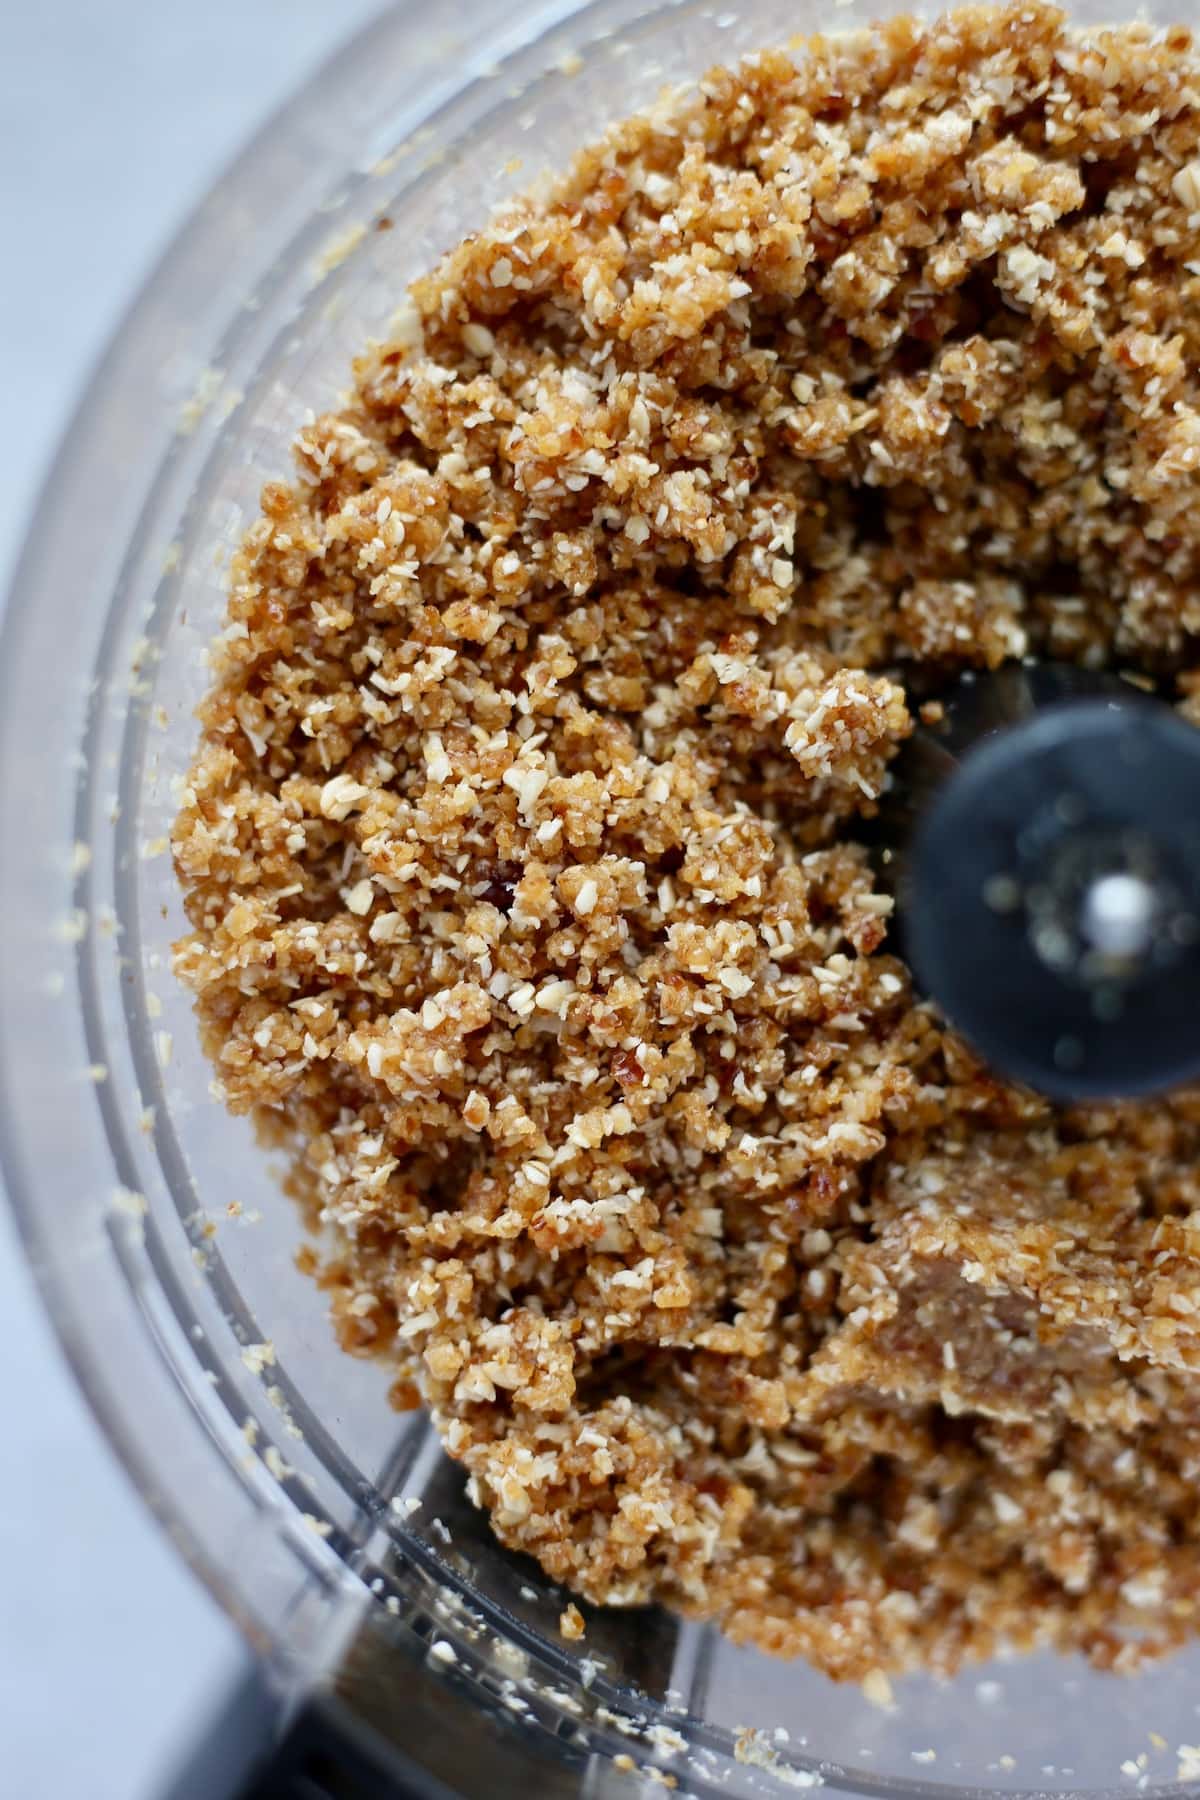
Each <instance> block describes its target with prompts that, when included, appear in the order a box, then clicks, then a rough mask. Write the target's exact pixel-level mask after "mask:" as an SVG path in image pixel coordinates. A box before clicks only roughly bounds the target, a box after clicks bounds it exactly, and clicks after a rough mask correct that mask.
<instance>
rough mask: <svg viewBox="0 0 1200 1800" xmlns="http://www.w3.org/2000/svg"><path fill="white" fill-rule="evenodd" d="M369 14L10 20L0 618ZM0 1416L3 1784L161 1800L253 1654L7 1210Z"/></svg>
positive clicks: (1, 1226) (199, 11) (290, 10)
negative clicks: (150, 1495)
mask: <svg viewBox="0 0 1200 1800" xmlns="http://www.w3.org/2000/svg"><path fill="white" fill-rule="evenodd" d="M379 9H380V0H337V3H336V4H335V5H331V4H330V3H329V0H248V3H247V0H206V4H205V5H203V6H195V5H191V4H185V3H184V0H101V3H100V4H96V3H95V0H34V3H33V4H26V5H23V6H20V7H11V8H9V9H7V11H6V15H5V23H4V49H3V56H2V58H0V219H2V220H3V221H4V230H5V241H6V248H7V251H8V254H6V256H5V259H4V277H3V280H2V281H0V391H2V392H3V395H4V416H5V425H6V429H5V431H4V433H3V435H2V436H0V604H3V595H4V592H5V590H6V588H7V584H8V579H9V575H10V572H11V567H12V563H13V560H14V559H15V556H16V553H17V550H18V548H19V545H20V541H21V533H22V527H23V521H24V519H25V517H26V514H27V513H28V511H29V509H30V507H31V505H32V502H33V499H34V495H35V493H36V490H37V487H38V484H39V482H40V480H41V477H42V475H43V473H44V471H45V468H46V465H47V463H48V460H49V458H50V455H51V453H52V451H53V448H54V445H55V442H56V440H57V438H58V436H59V434H60V433H61V431H62V430H63V428H64V426H65V424H66V421H67V417H68V415H69V412H70V409H71V407H72V405H73V403H74V401H75V399H76V397H77V395H78V393H79V390H80V388H81V386H82V384H83V382H84V380H85V378H86V376H87V373H88V371H89V369H90V367H91V365H92V364H93V362H94V361H95V359H96V358H97V356H98V355H99V353H100V351H101V349H102V347H103V345H104V343H105V341H106V339H107V338H108V336H109V334H110V332H111V331H112V329H113V326H114V324H115V323H116V321H117V319H118V317H119V316H120V313H121V311H122V309H123V308H124V306H125V305H126V303H127V302H128V300H129V299H130V298H131V297H132V295H133V293H134V291H135V290H136V288H137V287H138V285H139V283H140V281H141V279H142V277H143V275H144V273H145V272H146V270H147V269H148V267H149V266H150V264H151V263H152V261H153V260H154V258H155V256H156V255H157V253H158V252H159V250H160V249H161V248H162V247H163V246H164V245H165V243H166V242H167V240H168V239H169V237H170V235H171V232H172V230H173V228H174V226H175V225H176V223H177V222H178V221H179V220H180V219H181V218H182V216H183V214H184V213H185V212H186V210H187V209H188V208H189V207H190V206H191V205H192V203H193V202H194V201H195V200H196V199H198V198H199V197H200V195H201V194H202V192H203V191H204V189H205V188H206V187H207V185H208V184H209V183H210V181H211V180H212V179H213V177H214V176H215V175H216V174H217V172H218V171H219V170H220V168H221V167H222V165H223V164H224V163H225V162H227V161H228V160H229V158H230V157H231V155H232V154H233V153H234V152H235V151H236V150H237V148H238V147H239V145H240V144H241V142H242V141H243V140H244V139H245V138H246V137H247V136H248V134H249V133H250V132H251V131H252V130H253V128H254V127H255V126H256V125H257V124H258V123H259V122H260V121H261V119H262V118H263V117H264V116H265V115H266V114H267V113H268V112H269V111H270V110H271V109H272V108H273V107H274V106H275V105H276V104H277V103H278V102H279V101H280V100H282V99H283V98H284V97H285V96H286V94H287V93H288V92H289V90H291V89H292V88H293V87H294V86H295V85H296V84H297V83H298V82H299V81H300V80H301V78H302V77H303V76H304V75H305V74H307V73H308V72H309V71H310V70H311V69H312V68H313V67H314V66H315V65H316V64H318V63H319V62H320V61H321V60H322V59H323V58H324V56H325V55H326V54H327V53H328V52H329V51H330V50H331V49H332V48H333V47H334V45H335V44H336V43H338V42H339V41H341V40H342V39H343V38H345V37H346V36H348V35H349V34H350V33H352V32H353V31H354V30H355V29H356V27H357V26H358V25H360V24H361V23H362V22H363V21H364V20H365V19H366V18H368V17H369V16H370V15H371V14H373V13H375V12H377V11H378V10H379ZM0 1416H3V1419H4V1435H5V1454H4V1468H3V1475H2V1478H0V1579H2V1581H3V1604H2V1605H0V1743H2V1744H3V1757H4V1764H3V1767H4V1773H3V1778H2V1782H0V1785H2V1786H3V1788H4V1791H5V1793H7V1794H11V1795H13V1796H18V1795H19V1796H22V1797H23V1800H155V1797H156V1796H158V1795H160V1794H161V1792H162V1790H163V1787H164V1784H165V1783H166V1782H167V1781H168V1779H169V1778H170V1776H171V1775H172V1774H173V1773H174V1771H175V1769H176V1767H177V1765H178V1763H179V1761H180V1758H181V1757H182V1756H184V1755H185V1754H186V1752H187V1749H188V1746H189V1745H190V1743H191V1742H192V1741H194V1739H195V1736H196V1733H197V1732H198V1731H202V1730H203V1727H204V1724H205V1721H206V1719H207V1718H208V1717H209V1716H210V1714H211V1711H212V1709H213V1708H214V1707H215V1706H216V1705H217V1704H218V1703H219V1700H220V1697H221V1694H222V1691H223V1689H224V1688H226V1687H227V1686H228V1685H229V1684H231V1683H232V1682H233V1681H235V1680H236V1679H237V1676H238V1672H239V1664H240V1658H241V1657H242V1654H243V1652H242V1650H241V1646H240V1641H239V1640H238V1639H237V1637H236V1636H235V1633H234V1631H233V1628H232V1627H231V1626H230V1625H229V1623H228V1622H227V1620H226V1619H225V1618H224V1616H223V1615H222V1614H221V1613H220V1612H219V1611H218V1610H217V1608H216V1606H215V1605H214V1603H213V1602H212V1601H211V1600H210V1599H209V1597H208V1595H207V1593H205V1592H204V1591H203V1590H202V1589H201V1587H200V1586H199V1584H198V1583H197V1582H196V1581H195V1580H194V1578H193V1577H192V1575H191V1573H190V1571H189V1570H188V1569H187V1568H186V1567H185V1566H184V1564H183V1562H182V1561H181V1560H180V1558H179V1556H178V1554H177V1552H176V1551H175V1550H174V1549H173V1548H172V1547H171V1546H170V1545H169V1544H168V1542H167V1541H166V1538H165V1537H164V1535H163V1534H162V1532H161V1531H160V1529H159V1527H158V1526H157V1525H156V1524H155V1523H154V1521H153V1520H152V1519H151V1518H150V1515H149V1513H148V1512H147V1511H146V1509H145V1507H144V1506H143V1504H142V1501H141V1500H140V1499H139V1497H138V1495H137V1494H136V1493H135V1491H134V1489H133V1487H132V1486H131V1484H130V1482H129V1481H128V1479H127V1478H126V1476H125V1474H124V1472H123V1470H122V1469H121V1468H120V1467H119V1466H118V1464H117V1463H116V1461H115V1459H114V1457H113V1456H112V1454H111V1452H110V1451H109V1449H108V1447H107V1444H106V1443H105V1441H104V1439H103V1438H102V1437H101V1435H100V1432H99V1430H98V1428H97V1426H96V1424H95V1423H94V1421H93V1419H92V1417H91V1415H90V1413H89V1412H88V1410H87V1407H86V1405H85V1404H84V1401H83V1399H82V1398H81V1396H80V1394H79V1392H78V1390H77V1389H76V1387H75V1384H74V1382H73V1380H72V1378H71V1376H70V1374H69V1372H68V1370H67V1367H66V1364H65V1362H64V1360H63V1358H62V1355H61V1354H60V1352H59V1349H58V1345H57V1343H56V1342H55V1340H54V1337H53V1335H52V1333H51V1330H50V1327H49V1325H48V1324H47V1321H46V1319H45V1316H44V1314H43V1312H42V1308H41V1303H40V1300H39V1299H38V1296H37V1294H36V1292H35V1290H34V1287H33V1283H32V1281H31V1279H30V1277H29V1274H28V1272H27V1270H26V1268H25V1266H24V1263H23V1261H22V1257H21V1251H20V1247H19V1245H18V1243H17V1241H16V1236H15V1232H14V1230H13V1226H12V1222H11V1219H10V1218H9V1216H8V1213H7V1211H6V1210H5V1208H4V1207H3V1205H2V1204H0ZM211 1800H223V1796H221V1795H217V1794H214V1795H212V1797H211Z"/></svg>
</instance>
